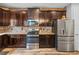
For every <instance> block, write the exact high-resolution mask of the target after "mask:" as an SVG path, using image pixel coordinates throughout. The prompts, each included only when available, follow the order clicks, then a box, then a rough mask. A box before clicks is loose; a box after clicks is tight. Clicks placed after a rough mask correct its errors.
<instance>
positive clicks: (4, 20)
mask: <svg viewBox="0 0 79 59" xmlns="http://www.w3.org/2000/svg"><path fill="white" fill-rule="evenodd" d="M9 25H10V11H6V10H3V9H0V26H9Z"/></svg>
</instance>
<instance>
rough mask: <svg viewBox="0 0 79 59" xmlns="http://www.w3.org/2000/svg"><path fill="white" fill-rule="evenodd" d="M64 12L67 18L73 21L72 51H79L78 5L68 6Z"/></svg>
mask: <svg viewBox="0 0 79 59" xmlns="http://www.w3.org/2000/svg"><path fill="white" fill-rule="evenodd" d="M66 11H67V12H66V16H67V18H68V19H71V20H74V49H75V50H77V51H79V4H77V3H75V4H69V5H68V6H67V7H66Z"/></svg>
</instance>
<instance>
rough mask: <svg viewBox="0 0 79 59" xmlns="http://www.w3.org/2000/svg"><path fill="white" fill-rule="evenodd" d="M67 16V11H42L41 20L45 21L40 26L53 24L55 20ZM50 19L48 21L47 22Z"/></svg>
mask: <svg viewBox="0 0 79 59" xmlns="http://www.w3.org/2000/svg"><path fill="white" fill-rule="evenodd" d="M63 15H64V16H66V12H65V11H41V12H40V14H39V19H40V21H43V22H42V23H40V24H39V26H53V25H54V21H55V20H57V19H61V18H62V16H63ZM47 20H48V22H46V21H47ZM55 22H56V21H55Z"/></svg>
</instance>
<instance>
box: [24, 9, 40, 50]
mask: <svg viewBox="0 0 79 59" xmlns="http://www.w3.org/2000/svg"><path fill="white" fill-rule="evenodd" d="M38 11H39V9H32V8H30V9H28V20H26V21H25V22H24V23H25V25H26V26H28V33H27V35H26V48H27V49H36V48H39V27H38V25H39V24H38V22H39V18H38V17H39V16H38V15H37V14H38Z"/></svg>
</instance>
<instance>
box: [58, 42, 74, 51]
mask: <svg viewBox="0 0 79 59" xmlns="http://www.w3.org/2000/svg"><path fill="white" fill-rule="evenodd" d="M57 50H58V51H74V44H73V42H70V43H67V42H62V41H59V42H58V47H57Z"/></svg>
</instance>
